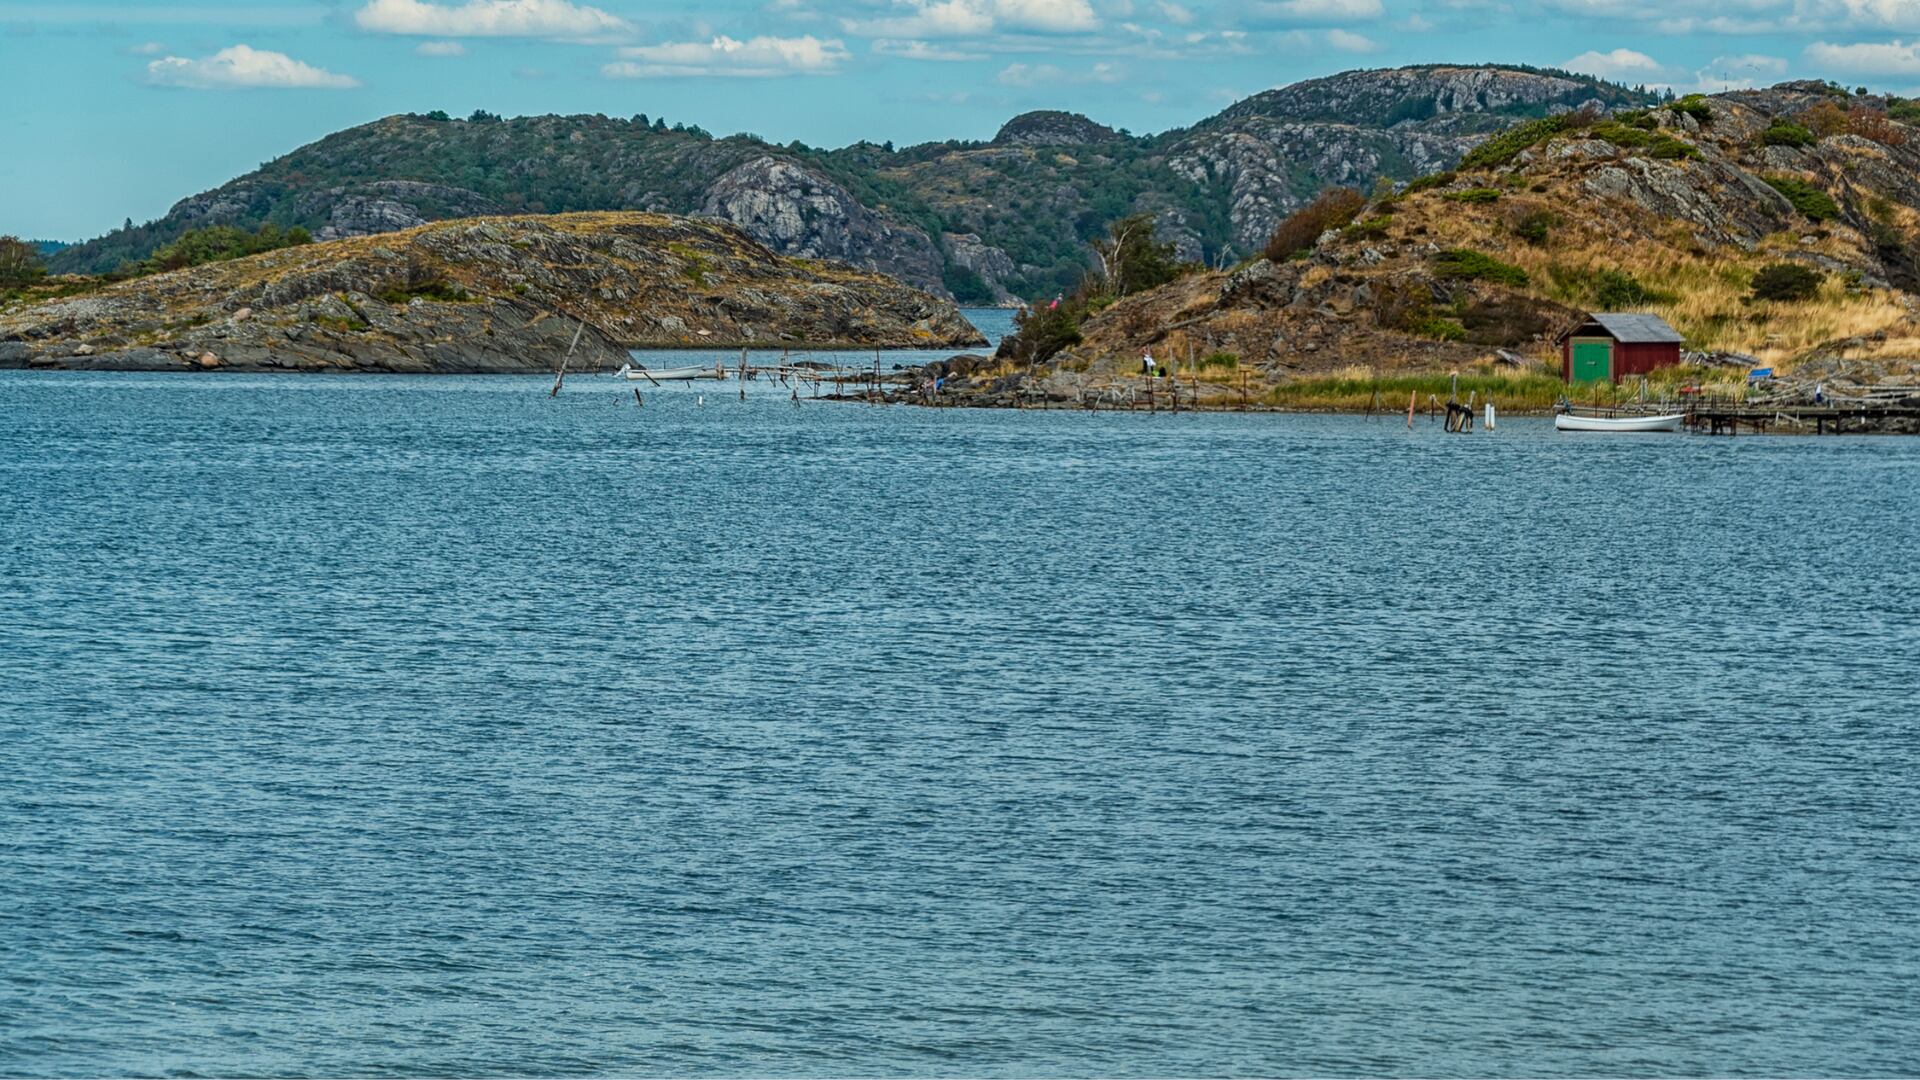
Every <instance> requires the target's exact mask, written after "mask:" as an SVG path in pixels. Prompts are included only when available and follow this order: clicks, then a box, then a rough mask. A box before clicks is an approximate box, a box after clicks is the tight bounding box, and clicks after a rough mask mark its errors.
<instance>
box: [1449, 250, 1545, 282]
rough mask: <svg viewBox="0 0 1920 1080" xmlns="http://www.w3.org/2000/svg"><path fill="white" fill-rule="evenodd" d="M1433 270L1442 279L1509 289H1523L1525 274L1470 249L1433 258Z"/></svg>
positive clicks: (1520, 270)
mask: <svg viewBox="0 0 1920 1080" xmlns="http://www.w3.org/2000/svg"><path fill="white" fill-rule="evenodd" d="M1433 270H1434V273H1436V274H1438V275H1439V276H1440V277H1443V278H1454V279H1457V280H1463V281H1491V282H1493V283H1495V284H1497V285H1506V286H1508V287H1510V288H1515V289H1520V288H1525V287H1526V284H1527V272H1526V271H1525V270H1522V269H1520V268H1519V267H1517V266H1514V265H1513V264H1512V263H1504V262H1501V261H1500V260H1499V259H1496V258H1494V257H1493V256H1491V255H1488V254H1486V253H1485V252H1481V251H1474V250H1473V249H1471V248H1454V249H1452V250H1450V251H1443V252H1441V253H1440V254H1438V255H1435V256H1434V257H1433Z"/></svg>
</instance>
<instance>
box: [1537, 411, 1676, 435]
mask: <svg viewBox="0 0 1920 1080" xmlns="http://www.w3.org/2000/svg"><path fill="white" fill-rule="evenodd" d="M1685 419H1686V415H1685V414H1684V413H1672V414H1669V415H1667V416H1575V415H1574V414H1572V413H1560V414H1559V415H1557V416H1555V417H1554V418H1553V428H1554V430H1555V431H1622V432H1630V431H1679V430H1680V422H1681V421H1682V420H1685Z"/></svg>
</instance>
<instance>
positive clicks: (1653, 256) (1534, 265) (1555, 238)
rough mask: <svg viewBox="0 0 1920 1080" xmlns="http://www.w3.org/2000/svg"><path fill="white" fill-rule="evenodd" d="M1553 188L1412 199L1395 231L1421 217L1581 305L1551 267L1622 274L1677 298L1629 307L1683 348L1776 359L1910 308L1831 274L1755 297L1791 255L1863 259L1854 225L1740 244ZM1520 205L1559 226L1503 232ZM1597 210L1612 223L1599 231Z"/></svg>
mask: <svg viewBox="0 0 1920 1080" xmlns="http://www.w3.org/2000/svg"><path fill="white" fill-rule="evenodd" d="M1557 194H1558V193H1557V192H1555V191H1549V192H1547V193H1545V194H1543V195H1542V194H1534V195H1526V196H1514V197H1511V198H1508V199H1503V200H1501V203H1496V204H1492V205H1490V206H1478V207H1463V206H1461V205H1459V204H1457V203H1440V202H1439V201H1438V200H1437V197H1435V196H1418V197H1416V198H1413V199H1408V200H1405V201H1404V202H1403V203H1402V204H1401V209H1400V210H1399V211H1398V212H1397V213H1396V218H1397V219H1398V220H1397V228H1396V232H1400V231H1401V230H1403V229H1408V228H1409V227H1411V226H1424V227H1425V229H1426V232H1427V235H1428V237H1429V238H1431V239H1432V240H1433V241H1434V242H1435V243H1436V244H1438V245H1440V246H1441V247H1466V248H1473V249H1475V250H1480V251H1485V252H1487V253H1489V254H1492V255H1494V256H1496V257H1498V258H1500V259H1503V260H1505V261H1507V262H1511V263H1513V264H1514V265H1516V266H1519V267H1520V268H1522V269H1524V270H1526V271H1527V274H1528V276H1529V277H1530V278H1531V282H1530V284H1529V286H1528V288H1527V290H1526V291H1527V292H1529V293H1532V294H1533V295H1536V296H1541V297H1544V298H1546V299H1550V300H1554V301H1557V302H1559V303H1562V304H1565V305H1567V306H1568V307H1572V308H1579V309H1584V308H1586V307H1588V306H1590V305H1591V304H1592V302H1593V299H1592V297H1590V296H1587V295H1581V294H1580V293H1578V292H1577V291H1575V290H1573V289H1569V288H1566V287H1562V286H1560V285H1558V284H1557V283H1556V281H1555V275H1554V274H1553V271H1554V270H1555V269H1558V270H1560V271H1561V272H1562V276H1563V277H1564V276H1566V272H1568V271H1572V272H1573V273H1574V274H1575V275H1580V274H1585V273H1588V272H1591V271H1595V270H1617V271H1620V272H1622V273H1625V274H1628V275H1630V276H1631V277H1633V278H1634V279H1635V280H1636V281H1638V282H1639V283H1640V284H1641V285H1643V286H1646V287H1647V288H1649V289H1651V290H1653V291H1654V292H1656V293H1662V294H1667V295H1669V296H1671V297H1673V299H1672V300H1670V301H1667V302H1658V303H1649V304H1642V305H1638V306H1637V310H1644V311H1648V312H1651V313H1653V314H1655V315H1659V316H1660V317H1661V318H1663V319H1666V320H1667V321H1668V322H1670V323H1672V324H1673V326H1674V327H1675V328H1676V329H1678V330H1679V331H1680V332H1681V333H1682V334H1684V335H1685V336H1686V339H1687V347H1688V348H1690V349H1698V350H1703V351H1715V352H1719V351H1724V352H1741V353H1749V354H1752V355H1754V356H1757V357H1759V358H1760V359H1761V360H1763V361H1766V362H1768V363H1772V364H1775V365H1784V364H1786V363H1788V362H1789V361H1790V360H1791V359H1792V358H1793V357H1795V356H1798V355H1800V354H1802V353H1804V352H1806V351H1808V350H1810V349H1812V348H1814V347H1816V346H1818V345H1821V344H1823V343H1825V342H1829V341H1833V340H1836V339H1840V338H1850V337H1859V336H1866V335H1869V334H1873V333H1876V332H1879V331H1883V330H1887V329H1888V328H1890V327H1893V326H1896V325H1898V324H1899V323H1901V322H1902V321H1903V320H1905V319H1906V318H1907V317H1908V310H1907V308H1906V307H1905V306H1904V305H1903V304H1902V303H1901V302H1900V300H1899V297H1898V295H1897V294H1896V293H1894V292H1891V291H1889V290H1884V289H1864V288H1858V287H1849V285H1848V284H1847V282H1846V280H1845V278H1844V277H1843V276H1842V275H1839V274H1829V275H1827V278H1826V281H1825V283H1824V284H1823V285H1822V287H1821V290H1820V294H1819V295H1818V296H1817V297H1815V298H1814V299H1812V300H1809V301H1806V302H1804V303H1780V302H1769V301H1755V300H1752V299H1751V288H1752V282H1753V275H1754V274H1755V273H1756V272H1757V271H1758V270H1759V269H1760V268H1761V267H1763V266H1766V265H1767V264H1769V263H1773V262H1778V261H1781V260H1782V259H1783V258H1785V257H1787V256H1789V255H1792V254H1800V255H1808V254H1813V255H1821V256H1824V257H1827V258H1830V259H1834V260H1836V261H1850V262H1858V261H1860V256H1861V252H1862V250H1863V249H1864V248H1865V246H1866V245H1865V241H1864V240H1863V239H1862V238H1861V237H1860V236H1859V235H1858V234H1856V233H1854V232H1853V231H1852V230H1850V229H1846V228H1843V227H1837V226H1835V227H1828V228H1825V229H1820V230H1813V229H1809V231H1808V233H1807V234H1805V235H1808V236H1811V237H1812V238H1813V240H1812V242H1811V243H1802V242H1801V237H1800V235H1796V234H1794V233H1777V234H1774V235H1772V236H1769V237H1767V238H1766V239H1765V240H1764V242H1763V243H1762V244H1761V245H1760V247H1759V249H1758V250H1757V251H1754V252H1746V251H1743V250H1741V249H1739V248H1735V247H1728V246H1716V245H1711V244H1708V243H1705V242H1704V241H1702V240H1701V239H1700V238H1698V237H1697V236H1695V235H1694V231H1693V229H1692V228H1691V227H1690V226H1688V225H1687V224H1686V223H1684V222H1673V221H1666V220H1661V219H1657V218H1653V217H1652V216H1651V215H1648V214H1646V213H1644V212H1635V211H1631V210H1626V209H1624V208H1623V210H1622V212H1621V214H1619V215H1618V216H1615V215H1597V214H1593V213H1591V212H1590V211H1589V212H1588V213H1585V214H1579V213H1573V212H1568V211H1566V210H1565V209H1564V207H1565V205H1566V201H1567V200H1566V198H1565V197H1564V196H1562V197H1556V195H1557ZM1502 204H1505V205H1504V206H1503V205H1502ZM1528 208H1541V209H1547V210H1549V211H1552V212H1555V213H1556V214H1557V215H1558V217H1559V219H1560V222H1561V224H1560V225H1559V226H1557V227H1556V228H1555V229H1554V230H1553V233H1552V235H1551V238H1550V239H1549V242H1548V243H1546V244H1544V245H1540V246H1534V245H1529V244H1526V243H1523V242H1520V241H1519V240H1517V239H1516V238H1515V237H1513V236H1512V235H1511V234H1510V231H1509V230H1508V228H1507V226H1506V221H1507V219H1508V216H1510V215H1513V214H1516V213H1518V212H1521V211H1524V210H1525V209H1528ZM1603 219H1605V220H1606V223H1607V224H1610V225H1612V226H1613V227H1614V228H1613V229H1612V230H1608V229H1607V228H1605V226H1604V225H1603V224H1602V220H1603ZM1636 234H1637V235H1636Z"/></svg>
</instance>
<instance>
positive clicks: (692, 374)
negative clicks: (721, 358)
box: [613, 364, 721, 382]
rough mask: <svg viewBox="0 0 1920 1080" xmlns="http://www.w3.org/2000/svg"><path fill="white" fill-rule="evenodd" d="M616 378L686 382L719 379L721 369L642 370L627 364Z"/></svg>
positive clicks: (616, 374)
mask: <svg viewBox="0 0 1920 1080" xmlns="http://www.w3.org/2000/svg"><path fill="white" fill-rule="evenodd" d="M613 374H614V376H615V377H616V378H621V379H631V380H633V381H634V382H646V381H647V380H648V377H649V376H651V377H652V380H653V381H654V382H685V381H686V380H688V379H718V378H720V377H721V376H720V374H719V369H718V368H711V367H679V368H660V369H658V370H642V369H640V368H636V367H634V366H633V365H632V364H626V365H624V366H622V367H621V368H620V370H619V371H616V372H614V373H613Z"/></svg>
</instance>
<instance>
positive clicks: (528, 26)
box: [353, 0, 633, 38]
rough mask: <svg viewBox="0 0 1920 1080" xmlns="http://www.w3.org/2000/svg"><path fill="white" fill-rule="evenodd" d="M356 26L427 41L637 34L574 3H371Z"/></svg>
mask: <svg viewBox="0 0 1920 1080" xmlns="http://www.w3.org/2000/svg"><path fill="white" fill-rule="evenodd" d="M353 20H354V22H356V23H358V24H359V26H360V28H361V29H362V30H371V31H374V32H375V33H381V34H416V35H420V36H423V37H538V38H593V37H605V36H607V35H614V34H624V33H627V32H629V31H631V30H632V29H633V27H632V26H630V25H628V23H627V21H626V20H625V19H622V18H620V17H618V16H616V15H610V14H608V13H607V12H604V11H602V10H600V9H599V8H596V7H587V6H585V5H580V4H574V3H571V2H570V0H466V2H465V3H461V4H451V3H444V4H437V3H428V2H426V0H368V2H367V5H366V6H365V7H363V8H361V9H360V10H359V11H357V12H355V13H354V16H353Z"/></svg>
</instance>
